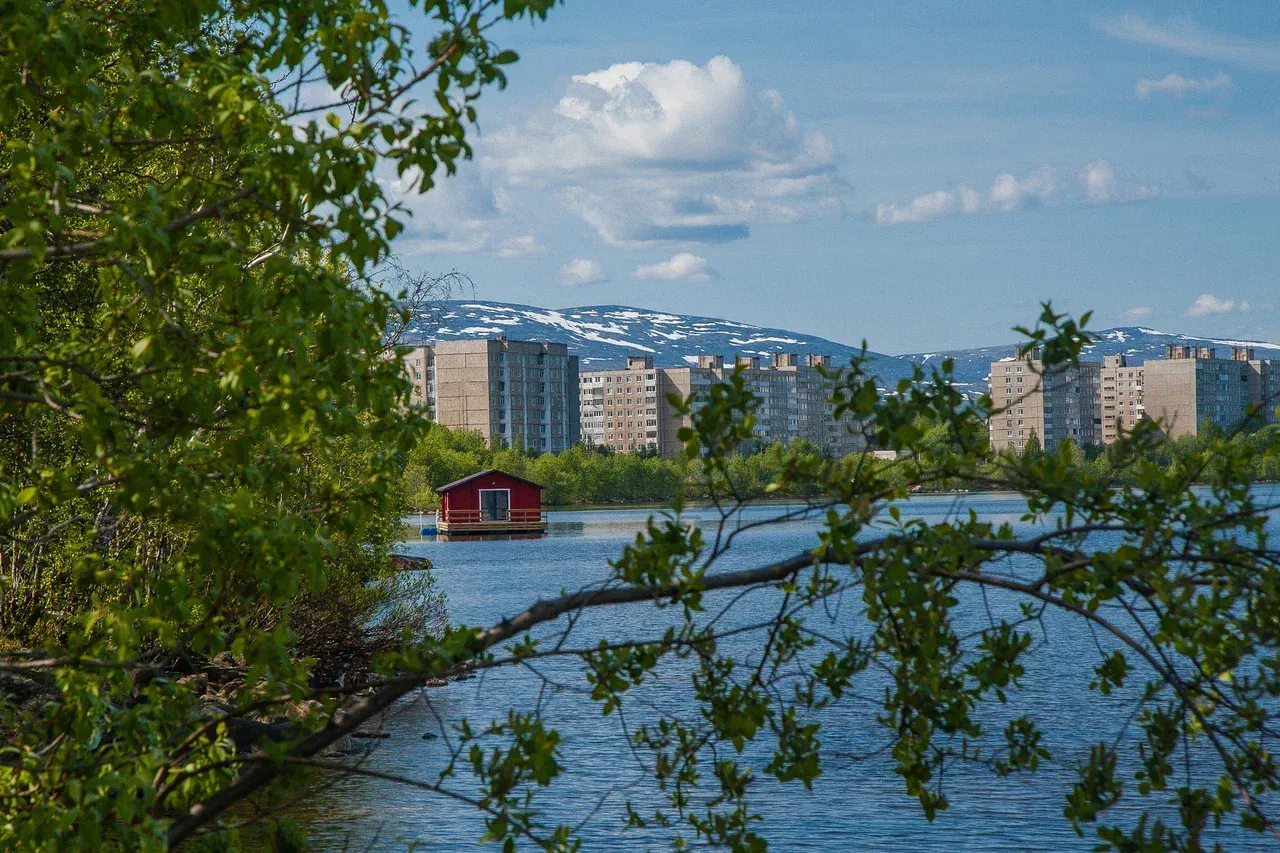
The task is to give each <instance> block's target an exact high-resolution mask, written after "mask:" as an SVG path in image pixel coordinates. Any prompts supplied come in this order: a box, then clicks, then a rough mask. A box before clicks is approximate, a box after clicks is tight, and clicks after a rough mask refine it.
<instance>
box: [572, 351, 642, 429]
mask: <svg viewBox="0 0 1280 853" xmlns="http://www.w3.org/2000/svg"><path fill="white" fill-rule="evenodd" d="M578 383H579V384H578V399H579V400H580V401H581V407H582V409H581V412H582V429H581V432H582V440H583V442H584V443H586V444H588V445H594V446H597V447H611V448H613V449H614V450H617V451H620V452H623V453H638V452H641V451H646V450H647V451H650V452H652V453H657V452H658V451H659V447H660V445H661V436H660V434H659V432H660V424H659V420H658V419H659V417H660V410H661V409H662V406H661V405H660V403H659V400H660V399H661V394H660V391H659V384H660V380H659V377H658V371H657V370H655V369H654V366H653V357H652V356H647V355H645V356H631V357H628V358H627V364H626V367H624V368H622V369H621V370H589V371H584V372H583V373H582V375H581V376H580V377H579V379H578Z"/></svg>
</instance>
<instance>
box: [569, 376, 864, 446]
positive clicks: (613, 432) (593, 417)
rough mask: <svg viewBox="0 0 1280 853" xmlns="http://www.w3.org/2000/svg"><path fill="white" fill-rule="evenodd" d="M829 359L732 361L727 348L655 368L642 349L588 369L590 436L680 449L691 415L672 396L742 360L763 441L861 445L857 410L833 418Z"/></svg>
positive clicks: (585, 389) (609, 442)
mask: <svg viewBox="0 0 1280 853" xmlns="http://www.w3.org/2000/svg"><path fill="white" fill-rule="evenodd" d="M829 363H830V362H829V357H828V356H821V355H805V356H803V357H801V356H799V355H797V354H795V353H775V354H773V355H772V356H771V357H770V358H769V360H768V362H767V363H762V360H761V359H760V358H758V357H752V356H739V357H738V358H737V359H736V360H735V363H734V366H733V367H726V365H725V362H724V359H723V358H722V357H721V356H714V355H703V356H699V359H698V364H697V366H693V365H690V366H688V367H664V368H654V366H653V360H652V358H651V357H649V356H636V357H632V358H629V359H628V360H627V365H626V367H625V368H622V369H620V370H594V371H584V372H583V373H582V376H581V380H580V381H581V391H580V397H581V399H582V401H583V403H582V436H583V440H584V441H585V442H587V443H589V444H595V445H602V446H606V447H610V448H612V449H614V450H616V451H619V452H624V453H634V452H639V451H643V450H648V451H650V452H656V453H658V454H660V455H662V456H664V457H666V458H671V457H674V456H676V455H678V454H679V453H680V452H681V449H682V447H683V445H682V443H681V442H680V440H679V436H678V433H679V431H680V429H681V427H684V426H688V425H689V423H690V421H691V418H690V417H679V416H677V415H676V413H675V411H674V409H673V407H672V406H671V404H670V402H669V400H668V397H669V396H670V395H672V394H675V395H678V396H680V397H682V398H687V397H689V396H690V395H691V394H692V393H693V392H695V391H706V390H707V389H708V388H710V386H711V385H713V384H715V383H717V382H723V381H724V380H725V378H726V377H727V376H728V375H730V374H731V373H732V371H733V369H734V367H740V368H741V369H742V375H743V380H744V382H745V383H746V387H747V389H748V390H750V391H751V393H752V394H753V395H755V397H756V398H757V400H758V401H759V404H758V407H757V409H756V425H755V434H756V436H757V438H758V439H759V440H760V441H761V442H762V443H772V442H788V441H791V440H792V439H796V438H806V439H808V440H810V441H812V442H813V443H814V444H816V445H818V447H820V448H821V449H822V451H823V452H824V453H826V454H828V455H830V456H843V455H845V454H848V453H854V452H858V451H860V450H862V449H863V447H864V446H865V441H864V440H863V437H862V434H861V433H860V432H859V431H858V430H857V429H856V428H855V427H856V423H855V422H854V420H853V418H852V417H849V416H845V417H843V418H842V419H841V421H840V422H837V421H836V420H835V419H834V408H833V407H832V405H831V403H830V402H829V400H828V397H829V383H828V382H827V380H826V379H825V378H824V377H823V376H822V375H821V373H820V372H819V370H818V368H819V367H826V366H827V365H828V364H829Z"/></svg>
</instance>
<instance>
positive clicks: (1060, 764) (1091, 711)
mask: <svg viewBox="0 0 1280 853" xmlns="http://www.w3.org/2000/svg"><path fill="white" fill-rule="evenodd" d="M1024 506H1025V505H1024V504H1022V503H1021V502H1020V501H1018V500H1017V499H1016V498H1013V497H1009V496H1000V495H981V496H969V497H965V498H962V499H957V498H951V497H926V498H917V499H913V500H912V501H910V503H909V507H908V511H909V514H911V515H914V516H918V517H925V518H928V519H931V520H940V519H942V518H944V517H946V516H949V515H953V514H954V513H955V512H957V510H960V509H963V510H965V511H967V510H968V508H970V507H972V508H974V509H976V510H977V511H978V512H979V513H980V514H981V515H982V516H983V517H984V518H986V519H988V520H991V521H994V522H997V523H998V522H1001V521H1009V522H1011V523H1014V524H1015V525H1020V524H1021V522H1019V517H1020V516H1021V514H1022V512H1023V509H1024ZM781 511H782V509H781V508H779V507H764V508H759V509H755V510H752V511H751V514H750V516H749V518H750V519H752V520H754V519H759V518H764V517H768V516H772V515H777V514H778V513H779V512H781ZM650 513H651V511H650V510H604V511H591V512H562V513H553V514H552V515H551V520H552V523H551V530H550V534H549V536H548V537H547V538H545V539H541V540H533V541H486V542H453V543H436V542H421V543H419V542H413V543H407V544H406V546H405V550H406V551H407V552H408V553H412V554H416V555H422V556H426V557H429V558H430V559H431V560H432V561H433V563H434V564H435V567H436V572H437V576H438V579H439V583H440V584H441V585H442V587H443V589H444V591H445V592H446V593H447V594H448V597H449V612H450V618H451V620H452V621H454V622H455V623H465V624H471V625H484V624H489V623H491V622H493V621H495V620H496V619H498V618H500V617H502V616H506V615H512V614H514V613H516V612H518V611H520V610H522V609H524V608H525V607H527V606H528V605H529V604H530V603H531V602H533V601H534V600H536V599H537V598H540V597H548V596H553V595H556V594H558V593H559V592H560V591H562V590H572V589H576V588H579V587H581V586H583V585H586V584H590V583H592V582H595V581H599V580H602V579H604V578H605V577H607V575H608V566H607V561H608V560H609V559H610V558H613V557H616V556H617V555H618V554H619V552H620V551H621V549H622V547H623V546H624V545H625V544H626V543H628V542H630V541H632V540H633V539H634V537H635V535H636V533H637V532H639V531H640V530H642V529H643V526H644V523H645V520H646V518H647V517H648V516H649V515H650ZM690 517H691V518H693V519H695V520H699V521H700V523H703V524H704V525H705V524H709V523H710V522H711V520H712V518H713V516H712V515H711V513H710V512H709V511H707V510H696V511H694V512H693V513H691V514H690ZM1273 526H1277V527H1280V522H1276V523H1273ZM817 528H818V522H817V521H816V520H798V521H789V522H786V523H783V524H780V525H777V526H771V527H768V528H764V529H762V530H759V531H751V532H748V533H745V534H744V535H743V537H742V538H741V539H739V540H738V542H736V543H735V546H734V548H733V550H732V551H731V552H730V553H729V554H728V555H727V556H726V558H725V559H724V561H723V562H722V564H721V565H720V570H727V569H733V568H740V567H747V566H754V565H759V564H762V563H764V562H767V561H770V560H773V559H776V558H780V557H785V556H790V555H793V554H795V553H797V552H799V551H801V550H802V549H804V548H807V547H811V546H812V545H813V543H814V531H815V530H816V529H817ZM1277 533H1280V530H1278V531H1277ZM1017 568H1018V567H1017V566H1016V565H1015V566H1011V570H1013V571H1016V570H1017ZM725 600H727V599H725V598H719V599H714V600H713V601H711V602H709V603H716V601H719V602H724V601H725ZM777 600H778V599H777V597H776V596H775V595H774V594H773V593H772V592H759V593H753V594H752V595H750V596H747V597H746V598H745V599H743V600H742V601H741V602H739V603H738V604H737V605H736V607H735V613H736V614H737V615H736V616H735V617H734V618H736V619H738V620H739V621H742V622H746V621H747V620H751V619H752V618H755V619H760V618H767V617H768V615H769V613H770V608H771V607H773V608H776V604H777ZM858 605H859V602H858V601H856V600H846V601H844V602H842V603H841V606H840V607H839V608H838V609H837V610H835V611H833V613H832V619H833V621H834V622H835V625H830V624H827V625H824V630H832V631H838V630H844V631H846V632H853V633H858V632H860V631H863V625H862V623H861V622H860V619H859V613H858ZM988 607H989V608H990V609H991V611H992V612H993V613H994V614H995V616H996V618H997V619H998V618H1000V617H1001V616H1002V615H1004V616H1008V617H1009V618H1015V617H1016V614H1017V609H1016V604H1015V603H1014V602H1013V600H1012V599H1008V598H1002V597H1001V596H997V595H992V596H990V597H989V599H988V601H986V602H983V601H982V600H981V597H977V598H969V599H963V598H962V600H961V608H960V616H959V618H960V620H961V621H962V622H964V623H966V624H965V625H962V627H971V628H974V629H978V628H981V627H982V626H984V625H985V624H986V622H987V616H986V612H987V608H988ZM708 609H709V610H713V608H711V607H709V608H708ZM668 618H669V617H668V616H667V614H664V613H661V612H655V611H654V609H653V608H651V607H633V608H630V609H612V610H601V611H600V612H596V613H592V614H589V615H588V616H586V617H584V619H583V620H582V622H581V623H580V624H579V625H578V627H577V628H576V629H575V631H574V633H573V635H572V636H571V638H570V641H569V644H570V645H571V646H578V647H581V646H584V645H591V644H594V643H595V642H596V641H598V640H599V638H600V637H602V636H605V637H622V636H629V637H632V636H650V635H653V634H655V633H660V631H661V629H662V627H663V625H664V623H665V622H666V620H667V619H668ZM822 618H823V619H824V620H825V619H826V618H827V617H826V616H823V617H822ZM759 643H760V639H759V637H758V635H757V636H743V637H741V638H739V639H736V640H732V641H727V642H726V643H725V646H726V647H728V648H732V649H734V651H735V652H736V653H737V654H739V655H740V656H742V657H744V658H750V657H751V656H752V655H753V654H754V652H755V650H756V649H757V648H758V646H759ZM1102 645H1103V646H1104V647H1106V646H1107V643H1106V642H1105V641H1103V643H1102ZM1096 649H1097V646H1096V645H1095V638H1094V637H1093V636H1092V635H1091V634H1090V633H1089V631H1088V630H1087V629H1086V628H1083V627H1081V626H1079V625H1077V624H1076V623H1074V622H1072V621H1070V620H1067V619H1063V618H1060V617H1059V618H1052V617H1051V618H1049V619H1048V620H1046V624H1045V626H1044V631H1043V634H1039V635H1038V636H1037V643H1036V648H1035V651H1034V655H1033V657H1032V658H1031V663H1030V666H1029V667H1028V669H1029V672H1028V676H1027V677H1026V678H1025V679H1024V689H1023V690H1021V691H1014V692H1013V693H1012V694H1011V696H1010V703H1009V706H1008V707H1005V708H999V707H996V708H992V709H990V710H989V711H987V712H984V713H986V714H987V716H986V717H985V718H984V721H985V722H986V723H988V724H989V727H990V728H992V729H998V727H999V725H1000V723H1001V721H1002V720H1004V719H1007V718H1008V717H1009V716H1012V715H1016V714H1020V713H1029V714H1031V715H1033V716H1034V717H1035V718H1036V719H1038V720H1039V722H1040V723H1041V725H1042V727H1043V728H1044V729H1045V735H1046V739H1047V745H1048V746H1049V748H1050V749H1052V751H1053V754H1054V759H1053V760H1052V761H1051V762H1049V763H1048V764H1047V765H1043V766H1042V768H1041V770H1040V772H1039V773H1037V774H1035V775H1034V776H1022V777H1016V778H1013V779H1005V780H998V779H996V778H995V777H994V776H993V775H991V774H990V773H989V772H987V771H985V770H982V769H977V768H957V769H954V770H948V771H947V779H946V790H947V793H948V796H949V797H950V799H951V804H952V805H951V808H950V810H949V811H947V812H944V813H942V814H941V815H940V816H939V817H938V819H937V820H935V821H934V822H933V823H932V824H930V823H928V822H927V821H926V820H925V819H924V817H923V815H922V814H921V812H920V809H919V806H918V804H917V803H916V802H915V801H914V800H911V799H909V798H908V797H907V796H906V795H905V794H904V793H903V788H902V784H901V782H900V781H899V779H898V777H897V776H895V775H894V774H893V772H892V768H891V764H890V763H889V761H888V760H887V759H886V758H884V757H882V756H874V757H870V758H867V757H865V756H866V754H868V753H874V752H875V751H876V750H877V749H878V748H879V747H881V746H882V745H883V744H884V743H885V738H884V732H883V730H882V729H881V727H880V726H879V725H878V724H877V723H876V721H875V715H876V705H875V701H874V700H875V699H876V698H877V697H878V696H880V695H881V691H882V689H883V687H882V685H883V682H882V681H880V680H879V678H878V676H876V675H870V674H869V675H867V676H865V677H863V678H861V679H860V681H859V682H858V683H857V684H856V686H855V690H856V691H857V693H858V694H859V695H858V696H854V697H850V698H848V699H847V700H846V701H844V702H842V703H841V704H840V705H838V706H837V707H835V708H833V709H830V710H828V711H825V712H823V714H822V715H821V717H820V719H821V721H822V723H823V731H822V740H823V747H824V749H823V775H822V777H821V778H820V779H819V781H818V782H817V783H816V785H815V787H814V790H812V791H806V790H805V789H804V788H803V787H802V786H800V785H797V784H791V785H780V784H777V783H770V782H768V781H765V780H762V781H761V782H760V783H759V787H760V793H759V794H758V795H757V803H763V810H764V812H765V815H766V822H765V823H764V825H763V834H764V835H765V836H766V837H767V838H768V839H769V840H770V843H771V846H772V849H775V850H903V851H913V853H925V851H952V850H1043V851H1056V850H1080V851H1084V850H1090V849H1092V848H1093V846H1094V845H1095V844H1096V843H1097V841H1096V838H1095V837H1094V836H1093V835H1092V834H1091V833H1089V832H1088V831H1086V835H1085V837H1084V838H1079V837H1077V836H1076V835H1075V833H1074V832H1073V831H1072V830H1071V828H1070V827H1069V826H1068V825H1067V823H1066V821H1065V820H1064V819H1063V818H1062V807H1063V801H1064V795H1065V792H1066V791H1067V789H1068V787H1069V785H1070V784H1071V782H1072V781H1074V778H1075V773H1074V769H1073V768H1074V762H1075V760H1076V759H1077V758H1078V757H1079V756H1080V755H1081V754H1082V753H1087V749H1088V744H1090V743H1096V742H1098V741H1099V740H1104V739H1105V740H1108V741H1110V740H1113V739H1115V738H1116V737H1117V736H1118V735H1120V733H1121V732H1122V731H1124V726H1125V723H1126V721H1127V719H1128V714H1129V710H1130V708H1131V707H1132V706H1131V705H1129V704H1127V703H1126V702H1125V701H1124V697H1115V696H1113V697H1110V698H1106V697H1101V696H1099V695H1098V694H1097V693H1095V692H1092V691H1089V690H1087V689H1086V687H1087V684H1088V683H1089V681H1090V680H1091V679H1092V677H1093V671H1092V668H1093V666H1094V665H1095V663H1096V660H1097V651H1096ZM688 671H689V670H688V667H687V666H683V665H677V666H673V667H672V666H669V667H667V668H666V669H664V670H663V671H662V672H661V674H659V675H658V676H657V677H656V679H655V681H654V682H653V683H652V684H650V685H647V686H646V687H645V688H642V689H641V690H640V691H637V692H636V695H635V696H634V697H633V699H632V701H631V703H630V704H629V705H628V706H627V723H628V724H629V725H630V726H632V727H634V726H636V725H638V724H641V723H643V722H644V721H645V720H646V719H652V714H653V712H652V711H651V710H649V709H650V708H655V707H656V708H661V709H663V710H666V711H668V712H673V713H680V712H681V711H682V710H684V709H687V708H688V707H689V705H688V698H687V697H688V685H689V679H688ZM540 674H541V676H544V677H545V678H547V679H549V680H552V681H556V682H559V683H562V684H565V685H567V686H568V687H569V688H570V689H569V690H566V691H561V692H556V691H551V690H545V689H543V688H544V681H543V679H542V678H541V677H540V675H539V674H537V673H534V672H530V671H528V670H524V669H512V670H504V671H500V672H499V671H495V672H491V673H488V674H486V675H485V676H483V677H481V678H475V679H473V680H470V681H462V682H452V683H450V684H449V685H448V686H446V687H439V688H431V689H428V690H425V691H422V693H421V694H419V695H416V696H413V697H409V698H406V699H405V700H404V701H403V702H402V703H401V704H400V705H399V706H398V707H397V708H396V709H395V712H394V714H392V715H391V716H390V718H389V719H388V720H387V721H386V723H385V726H386V728H387V730H388V731H389V732H390V737H389V738H388V739H386V740H381V741H372V742H371V741H365V742H364V743H366V744H367V743H374V744H376V746H375V748H374V749H373V751H372V753H371V754H370V755H369V756H368V757H367V758H366V759H365V761H366V766H368V767H370V768H372V769H376V770H380V771H384V772H388V773H394V774H398V775H403V776H409V777H413V778H418V779H423V780H429V781H434V778H435V775H434V774H435V772H436V771H437V770H438V769H439V768H440V766H441V764H442V762H443V761H444V760H445V756H446V755H447V751H448V746H447V744H446V742H445V739H444V738H436V739H430V740H424V739H423V734H424V733H427V732H434V733H439V732H441V731H442V728H441V724H442V723H443V724H444V726H445V727H446V729H448V728H450V727H452V726H453V725H454V724H456V722H457V721H458V720H459V719H461V718H463V717H466V718H468V719H469V720H470V721H471V722H472V724H473V725H475V726H480V725H483V724H484V723H486V722H488V721H489V720H492V719H495V718H499V717H504V716H505V713H506V709H507V708H508V707H517V708H522V709H531V708H533V707H534V706H535V704H536V703H538V702H539V701H541V703H542V707H543V710H544V715H545V717H546V719H547V720H548V722H549V724H551V725H554V726H556V727H557V728H558V729H559V731H560V732H561V734H562V736H563V738H564V743H563V755H564V760H563V764H564V765H565V766H566V768H568V769H567V772H566V773H565V774H564V775H563V776H562V777H561V778H560V779H559V780H557V781H556V782H555V783H554V785H553V787H552V790H551V792H550V794H549V795H548V796H547V797H546V802H545V803H544V805H545V806H547V807H548V813H547V814H546V821H547V823H548V824H553V825H554V824H555V823H560V822H567V823H572V824H578V823H581V824H582V826H581V830H580V832H581V836H582V837H583V839H584V848H585V849H587V850H645V849H652V848H655V847H656V848H659V849H661V848H662V847H664V846H666V842H668V841H669V836H664V835H654V834H641V833H636V832H634V831H624V830H623V829H622V824H621V815H622V814H623V803H624V802H625V801H626V800H627V799H631V800H632V801H633V802H635V803H636V805H637V809H638V810H639V811H641V812H642V813H644V812H645V811H647V810H648V811H651V810H652V808H654V807H655V806H657V805H658V804H659V802H658V800H657V799H656V798H655V795H654V792H653V790H652V786H651V785H648V784H646V782H645V778H646V777H645V774H644V772H643V770H642V769H641V768H640V767H639V765H638V764H637V759H636V758H635V757H634V756H633V755H632V754H631V753H630V751H629V750H628V748H627V740H626V736H625V734H624V731H623V729H622V727H621V724H620V721H619V719H618V717H617V716H611V717H602V716H601V714H600V712H599V710H598V706H596V705H595V704H593V703H591V702H589V701H588V700H586V699H585V698H584V697H582V696H580V695H575V694H574V692H573V688H577V687H581V686H582V685H583V684H584V683H585V682H584V680H583V679H582V677H581V675H580V672H579V669H578V667H577V666H575V665H574V664H573V663H572V662H569V661H559V662H547V663H544V664H542V665H541V666H540ZM859 756H862V757H859ZM765 760H767V759H765ZM765 760H761V761H759V763H758V764H757V766H763V764H764V763H765ZM467 780H468V777H467V775H466V774H465V773H460V775H459V777H458V778H457V779H455V783H457V784H458V785H459V787H460V788H461V789H462V790H464V791H466V792H468V793H469V792H471V790H473V789H470V788H469V787H468V786H467V785H466V784H465V783H466V782H467ZM1134 799H1136V796H1135V797H1134ZM1122 803H1123V801H1122ZM1124 807H1125V806H1123V804H1122V806H1121V807H1120V808H1121V809H1123V808H1124ZM1118 810H1119V809H1118ZM303 813H304V816H305V818H306V820H307V823H308V824H309V826H310V832H311V835H312V837H313V839H314V840H315V841H316V843H317V847H319V848H321V849H342V848H346V847H349V848H350V849H373V850H399V849H405V847H406V846H409V845H411V844H413V845H417V849H425V850H454V849H459V848H463V847H470V846H474V844H475V842H476V840H477V839H478V838H479V837H480V835H481V834H482V833H483V828H482V824H481V821H480V820H479V818H478V817H477V815H476V813H475V812H474V811H472V810H471V809H470V808H469V807H468V806H466V805H463V804H460V803H457V802H455V801H451V800H448V799H445V798H443V797H440V796H438V795H434V794H431V793H427V792H423V791H418V790H414V789H411V788H408V787H406V786H403V785H397V784H395V783H392V782H383V781H379V780H374V779H369V778H351V779H347V780H343V781H341V782H339V783H337V784H336V786H334V787H332V788H330V789H328V790H327V791H325V792H322V793H320V794H318V795H316V796H315V797H313V798H312V799H311V800H310V801H309V802H308V803H307V805H306V808H305V810H304V812H303ZM1217 840H1221V841H1223V842H1224V844H1225V845H1226V846H1227V848H1228V849H1233V850H1255V849H1256V850H1264V849H1275V844H1274V842H1273V843H1270V844H1268V843H1266V842H1265V841H1264V840H1263V839H1262V838H1261V837H1259V836H1255V835H1251V834H1247V833H1241V832H1239V831H1235V830H1230V831H1225V830H1224V831H1223V832H1222V833H1221V834H1220V835H1219V836H1218V837H1217ZM522 849H523V847H522Z"/></svg>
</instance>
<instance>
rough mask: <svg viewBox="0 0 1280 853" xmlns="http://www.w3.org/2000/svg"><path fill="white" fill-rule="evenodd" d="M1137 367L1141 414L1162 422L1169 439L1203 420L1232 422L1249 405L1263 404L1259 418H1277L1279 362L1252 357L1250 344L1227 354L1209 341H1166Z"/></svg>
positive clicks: (1192, 432) (1190, 431)
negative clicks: (1160, 353)
mask: <svg viewBox="0 0 1280 853" xmlns="http://www.w3.org/2000/svg"><path fill="white" fill-rule="evenodd" d="M1142 371H1143V397H1144V400H1143V403H1144V406H1145V408H1146V415H1147V417H1150V418H1152V419H1154V420H1160V421H1163V423H1164V430H1165V432H1166V433H1167V434H1168V435H1169V436H1170V437H1171V438H1177V437H1179V436H1184V435H1196V434H1197V433H1198V432H1199V429H1200V425H1201V424H1203V423H1206V422H1208V423H1211V424H1213V425H1215V426H1218V427H1222V428H1224V429H1227V428H1231V427H1234V426H1236V425H1237V424H1239V423H1240V422H1241V421H1243V420H1244V419H1245V418H1246V417H1247V416H1248V413H1249V407H1250V406H1252V405H1259V404H1261V405H1262V412H1261V419H1262V420H1264V421H1266V422H1269V423H1275V422H1276V412H1275V406H1276V404H1277V402H1280V376H1278V375H1277V374H1278V373H1280V363H1277V362H1274V361H1261V360H1258V359H1256V358H1254V350H1253V348H1252V347H1247V346H1238V347H1232V348H1231V358H1229V359H1228V358H1218V354H1217V351H1216V350H1214V348H1213V347H1211V346H1194V347H1193V346H1186V345H1175V344H1170V345H1168V346H1166V347H1165V357H1164V358H1163V359H1159V360H1153V361H1148V362H1146V363H1145V364H1143V366H1142Z"/></svg>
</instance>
